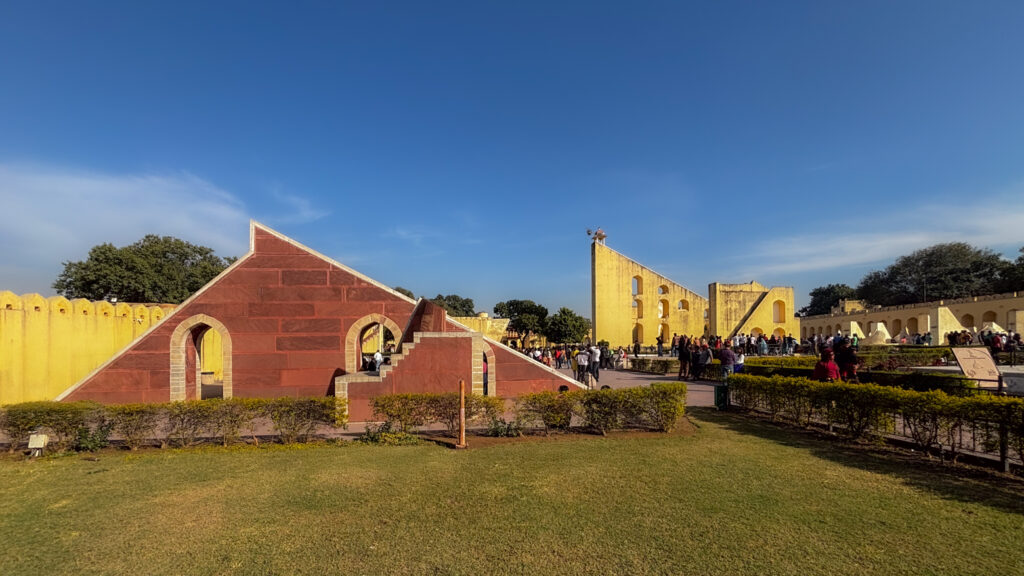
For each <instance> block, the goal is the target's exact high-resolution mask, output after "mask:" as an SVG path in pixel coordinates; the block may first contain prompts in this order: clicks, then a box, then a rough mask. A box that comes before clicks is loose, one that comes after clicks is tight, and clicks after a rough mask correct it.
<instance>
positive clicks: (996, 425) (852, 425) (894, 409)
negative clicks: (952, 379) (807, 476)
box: [729, 374, 1024, 460]
mask: <svg viewBox="0 0 1024 576" xmlns="http://www.w3.org/2000/svg"><path fill="white" fill-rule="evenodd" d="M729 389H730V392H731V394H732V398H733V400H734V401H735V402H736V404H738V405H739V406H741V407H743V408H745V409H758V410H763V411H765V412H767V413H768V415H769V416H770V417H771V418H772V419H777V418H784V419H787V420H790V421H793V422H796V423H798V424H801V425H808V424H810V423H811V422H814V421H817V422H821V423H824V424H827V425H829V426H830V427H831V426H833V425H836V426H839V427H840V428H841V429H842V431H843V432H844V433H845V434H846V435H847V436H849V437H851V438H854V439H857V438H864V437H871V436H881V435H884V434H889V433H892V432H893V431H894V424H895V419H894V418H895V416H899V417H900V419H901V420H902V421H903V423H904V425H905V427H906V430H907V434H908V435H909V437H910V438H911V439H912V440H913V442H914V443H915V444H917V445H918V446H919V447H920V448H921V449H922V450H925V451H929V450H934V449H940V450H945V451H947V452H948V453H949V454H950V455H952V457H953V458H954V459H955V458H956V456H957V454H959V453H960V452H961V451H962V450H963V448H964V446H963V442H964V441H965V440H964V438H965V437H970V436H971V435H972V434H974V435H977V436H980V437H981V440H982V444H983V445H985V444H987V445H989V446H988V447H992V446H997V445H998V444H999V442H1000V440H1005V441H1006V442H1007V443H1008V445H1009V447H1011V448H1012V449H1013V450H1015V451H1016V452H1017V454H1018V455H1019V457H1021V459H1022V460H1024V399H1021V398H1012V397H1006V396H995V395H982V394H978V395H972V396H951V395H949V394H946V393H944V392H941V391H938V390H932V391H925V392H920V391H915V390H901V389H898V388H893V387H888V386H877V385H873V384H851V383H846V382H816V381H813V380H808V379H806V378H792V377H784V376H772V377H764V376H753V375H749V374H737V375H734V376H732V377H731V378H730V379H729ZM968 427H969V428H971V433H969V434H961V431H962V430H964V429H966V428H968ZM1000 430H1006V437H1005V438H1002V439H1001V438H1000V437H999V434H1000V432H999V431H1000Z"/></svg>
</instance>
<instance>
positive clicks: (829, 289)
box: [800, 284, 857, 316]
mask: <svg viewBox="0 0 1024 576" xmlns="http://www.w3.org/2000/svg"><path fill="white" fill-rule="evenodd" d="M810 295H811V303H810V304H808V305H807V306H804V307H803V308H801V309H800V315H801V316H817V315H818V314H828V313H829V311H831V310H832V307H833V306H835V305H837V304H839V301H840V300H850V299H853V298H856V297H857V291H856V290H854V289H853V288H851V287H850V286H847V285H846V284H829V285H828V286H818V287H817V288H815V289H814V290H811V294H810Z"/></svg>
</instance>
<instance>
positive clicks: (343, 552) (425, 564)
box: [0, 409, 1024, 575]
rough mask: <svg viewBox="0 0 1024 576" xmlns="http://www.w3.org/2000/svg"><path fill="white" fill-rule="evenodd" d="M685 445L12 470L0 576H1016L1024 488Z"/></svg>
mask: <svg viewBox="0 0 1024 576" xmlns="http://www.w3.org/2000/svg"><path fill="white" fill-rule="evenodd" d="M691 419H692V420H693V422H694V423H695V424H696V425H697V426H698V427H699V428H698V429H697V430H696V431H695V432H694V433H693V434H689V435H680V434H673V435H670V436H656V437H621V436H620V437H613V438H596V437H583V438H572V437H570V438H561V439H555V440H550V441H531V442H519V443H510V444H502V445H494V446H488V447H483V448H476V449H470V450H468V451H454V450H449V449H446V448H442V447H440V446H436V445H433V444H426V445H422V446H408V447H378V446H363V445H344V446H338V445H319V446H307V447H299V448H285V447H275V448H270V449H267V448H260V449H254V448H235V449H229V450H224V449H219V448H207V449H199V450H181V451H178V450H174V451H157V450H152V451H147V452H140V453H137V454H129V453H127V452H106V453H103V454H101V455H100V458H99V461H95V462H93V461H87V460H84V459H83V458H82V457H80V456H70V457H64V458H52V459H45V460H40V461H35V462H22V461H11V460H8V461H3V462H0V502H2V505H0V574H4V575H30V574H140V575H142V574H145V575H149V574H293V573H302V574H327V573H334V574H425V573H443V574H448V573H453V574H759V575H760V574H801V575H803V574H986V575H991V574H1021V573H1024V486H1022V484H1021V483H1020V482H1019V481H1016V480H1013V479H998V478H992V477H990V476H987V475H984V474H982V475H974V476H975V477H972V476H971V475H969V474H964V473H957V474H954V473H951V472H949V471H946V470H943V469H942V468H941V467H939V466H933V465H928V464H925V463H920V462H909V463H908V462H905V461H902V460H904V459H902V458H900V457H899V456H898V455H894V454H890V453H887V452H885V451H882V450H879V451H871V450H863V449H852V448H843V447H842V446H837V445H835V444H832V443H828V442H826V441H823V440H819V439H817V438H815V437H813V436H809V435H807V434H803V433H800V432H796V431H791V430H787V429H782V428H777V427H774V426H772V425H769V424H765V423H762V422H759V421H754V420H750V419H744V418H742V417H738V416H731V415H720V414H717V413H715V412H713V411H706V410H699V409H697V410H693V411H692V413H691Z"/></svg>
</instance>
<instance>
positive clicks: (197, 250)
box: [53, 234, 235, 304]
mask: <svg viewBox="0 0 1024 576" xmlns="http://www.w3.org/2000/svg"><path fill="white" fill-rule="evenodd" d="M234 261H235V258H221V257H219V256H217V255H216V254H214V252H213V249H212V248H207V247H206V246H197V245H195V244H191V243H189V242H186V241H184V240H180V239H178V238H174V237H171V236H156V235H153V234H150V235H147V236H146V237H144V238H143V239H142V240H139V241H138V242H136V243H134V244H131V245H129V246H124V247H121V248H118V247H116V246H114V245H113V244H100V245H98V246H93V248H92V249H91V250H89V257H88V258H86V259H85V260H83V261H78V262H70V261H67V262H64V270H63V271H62V272H61V273H60V275H59V276H57V280H56V281H55V282H54V283H53V288H54V289H55V290H56V291H57V293H58V294H60V295H62V296H64V297H66V298H87V299H89V300H102V299H104V298H107V297H115V298H117V299H118V300H121V301H124V302H161V303H168V304H179V303H181V302H183V301H184V300H185V299H187V298H188V297H189V296H191V295H192V294H194V293H195V292H196V291H197V290H199V289H200V288H202V287H203V286H204V285H206V283H208V282H209V281H210V280H212V279H213V278H214V277H215V276H216V275H217V274H220V273H221V272H222V271H223V270H224V269H225V268H227V267H228V265H230V264H231V263H232V262H234Z"/></svg>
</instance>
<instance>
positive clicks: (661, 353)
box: [654, 334, 665, 358]
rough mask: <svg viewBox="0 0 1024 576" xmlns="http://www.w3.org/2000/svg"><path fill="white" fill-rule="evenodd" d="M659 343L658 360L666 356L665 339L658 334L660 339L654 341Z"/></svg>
mask: <svg viewBox="0 0 1024 576" xmlns="http://www.w3.org/2000/svg"><path fill="white" fill-rule="evenodd" d="M654 341H655V342H657V343H658V358H661V357H662V356H664V355H665V337H664V336H662V335H661V334H658V337H657V338H655V339H654Z"/></svg>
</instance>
